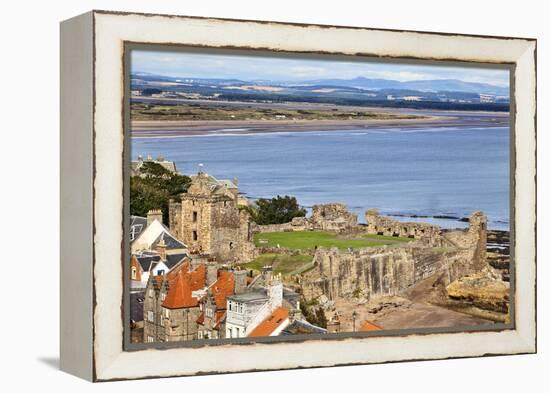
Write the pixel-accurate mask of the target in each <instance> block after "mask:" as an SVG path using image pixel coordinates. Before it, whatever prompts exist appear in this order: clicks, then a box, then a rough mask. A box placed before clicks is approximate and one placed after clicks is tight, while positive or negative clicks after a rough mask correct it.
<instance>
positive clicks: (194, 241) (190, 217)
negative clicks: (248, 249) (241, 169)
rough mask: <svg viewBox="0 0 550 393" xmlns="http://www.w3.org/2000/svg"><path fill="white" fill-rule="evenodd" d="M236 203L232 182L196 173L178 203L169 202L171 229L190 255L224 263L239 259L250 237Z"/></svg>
mask: <svg viewBox="0 0 550 393" xmlns="http://www.w3.org/2000/svg"><path fill="white" fill-rule="evenodd" d="M237 201H238V188H237V185H236V184H235V183H234V182H232V181H230V180H218V179H216V178H215V177H213V176H210V175H208V174H207V173H204V172H199V173H197V174H196V175H194V176H191V185H190V186H189V189H188V190H187V193H183V194H181V202H176V201H174V200H171V201H170V204H169V220H170V230H171V231H172V232H173V233H174V235H175V236H176V237H177V238H178V239H180V240H181V241H183V242H184V243H185V244H186V245H187V247H188V248H189V251H190V252H191V253H193V254H200V255H209V256H212V257H215V258H217V259H219V260H220V261H224V262H230V261H232V260H235V259H241V252H242V250H243V247H244V246H245V243H247V242H249V241H250V236H251V234H250V228H249V227H250V224H249V220H247V219H243V215H242V214H241V212H240V211H239V208H238V203H237Z"/></svg>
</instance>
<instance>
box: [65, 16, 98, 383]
mask: <svg viewBox="0 0 550 393" xmlns="http://www.w3.org/2000/svg"><path fill="white" fill-rule="evenodd" d="M93 19H94V13H93V12H87V13H85V14H82V15H79V16H75V17H74V18H71V19H68V20H65V21H63V22H61V23H60V25H59V29H60V35H59V40H60V41H59V43H60V57H59V61H60V90H59V91H60V100H59V104H60V167H59V170H60V189H59V191H60V216H59V219H60V271H59V278H60V280H59V289H60V297H59V306H60V314H59V326H60V330H59V334H60V340H59V354H60V363H59V367H60V369H61V370H62V371H65V372H67V373H69V374H73V375H75V376H78V377H81V378H83V379H86V380H89V381H93V380H94V378H95V371H94V364H93V363H94V361H93V359H94V353H93V340H94V336H93V317H92V316H93V291H94V284H93V270H92V265H93V231H94V228H93V195H94V193H93V176H94V173H93V148H94V146H93V137H92V135H93V128H94V126H93V116H94V113H93V102H94V92H93V88H92V86H93V79H94V70H93V68H94V65H93V64H94V61H93V60H94V59H93V57H94V55H93V52H94V36H93V32H94V28H93V23H94V21H93ZM74 97H79V98H81V99H79V100H74ZM82 190H86V191H85V192H82Z"/></svg>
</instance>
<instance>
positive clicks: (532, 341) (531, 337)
mask: <svg viewBox="0 0 550 393" xmlns="http://www.w3.org/2000/svg"><path fill="white" fill-rule="evenodd" d="M109 14H112V13H109ZM273 24H274V25H278V24H280V23H277V22H273ZM358 29H359V28H358ZM364 30H369V29H364ZM414 33H417V32H414ZM395 34H399V32H396V33H395ZM428 34H430V35H434V34H435V35H437V33H428ZM453 36H460V35H453ZM498 38H502V37H498ZM528 41H532V40H528ZM527 51H528V49H526V52H527ZM532 52H534V53H535V55H536V40H535V42H534V45H533V48H532ZM532 58H533V57H532ZM534 68H535V73H536V60H535V62H534ZM94 76H95V75H94ZM535 78H536V75H535ZM530 87H531V86H530ZM534 88H536V81H535V86H534ZM532 98H535V100H533V104H534V116H535V119H536V97H532ZM530 131H533V133H534V134H535V135H536V123H534V127H533V128H532V130H530ZM516 143H517V141H516ZM535 148H536V145H535ZM535 171H536V163H535ZM535 174H536V172H535ZM535 180H536V179H535ZM535 186H536V183H535ZM535 198H536V196H535ZM535 206H536V200H535ZM533 221H534V222H535V225H536V217H533ZM533 230H534V231H535V232H534V233H533V234H536V228H533ZM535 257H536V250H535ZM534 279H535V280H536V271H535V276H534ZM96 285H97V283H96ZM535 294H536V293H535ZM535 297H536V296H535ZM533 316H534V317H535V319H534V322H535V323H536V316H535V315H533ZM518 330H521V331H523V332H524V333H525V334H520V335H519V336H518V337H517V338H518V339H519V341H520V342H521V343H522V344H523V345H522V347H523V348H524V352H523V353H533V352H535V351H536V325H535V326H534V332H525V331H524V330H523V329H520V326H518ZM516 333H517V332H516ZM533 333H534V334H533ZM94 338H95V337H94ZM513 353H522V352H521V351H519V352H513ZM500 354H505V353H491V354H481V355H465V356H456V357H471V356H485V355H500ZM436 358H447V357H445V356H441V357H428V358H425V360H428V359H436ZM118 360H119V358H118V357H117V358H116V359H112V361H113V365H114V363H117V362H118ZM408 360H423V359H407V358H406V357H403V358H402V359H400V360H395V361H408ZM386 362H391V360H390V361H386ZM367 363H379V362H376V361H375V362H365V363H360V364H367ZM350 364H353V363H350ZM337 365H339V364H331V365H326V366H307V367H330V366H337ZM288 368H300V367H292V366H291V367H288ZM285 369H286V367H285ZM265 370H269V369H265ZM101 371H102V372H101V374H103V371H105V369H103V370H101ZM243 371H252V370H239V371H220V373H221V372H224V373H225V372H243ZM106 374H108V373H106ZM198 374H201V373H195V374H191V375H198ZM177 375H186V374H185V373H183V374H182V373H176V374H170V375H155V376H141V377H131V378H147V377H157V376H158V377H162V376H177ZM115 379H127V378H124V377H122V378H117V377H110V378H109V377H108V378H103V377H102V376H101V375H100V377H99V378H97V376H94V380H97V381H101V380H115Z"/></svg>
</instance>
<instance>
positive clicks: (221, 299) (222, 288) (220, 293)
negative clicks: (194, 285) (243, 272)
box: [210, 271, 235, 310]
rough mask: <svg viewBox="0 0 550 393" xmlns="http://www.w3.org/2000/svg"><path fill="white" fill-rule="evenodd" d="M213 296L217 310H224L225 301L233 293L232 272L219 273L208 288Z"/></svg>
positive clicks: (233, 279) (233, 281)
mask: <svg viewBox="0 0 550 393" xmlns="http://www.w3.org/2000/svg"><path fill="white" fill-rule="evenodd" d="M210 290H211V291H212V294H213V295H214V301H215V302H216V309H217V310H225V308H226V299H227V297H228V296H231V295H233V293H234V292H235V276H234V274H233V273H232V272H226V271H220V275H219V276H218V279H217V280H216V282H215V283H214V284H212V287H211V288H210Z"/></svg>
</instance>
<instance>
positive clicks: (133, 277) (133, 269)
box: [132, 266, 137, 280]
mask: <svg viewBox="0 0 550 393" xmlns="http://www.w3.org/2000/svg"><path fill="white" fill-rule="evenodd" d="M132 280H137V268H136V267H135V266H132Z"/></svg>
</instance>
